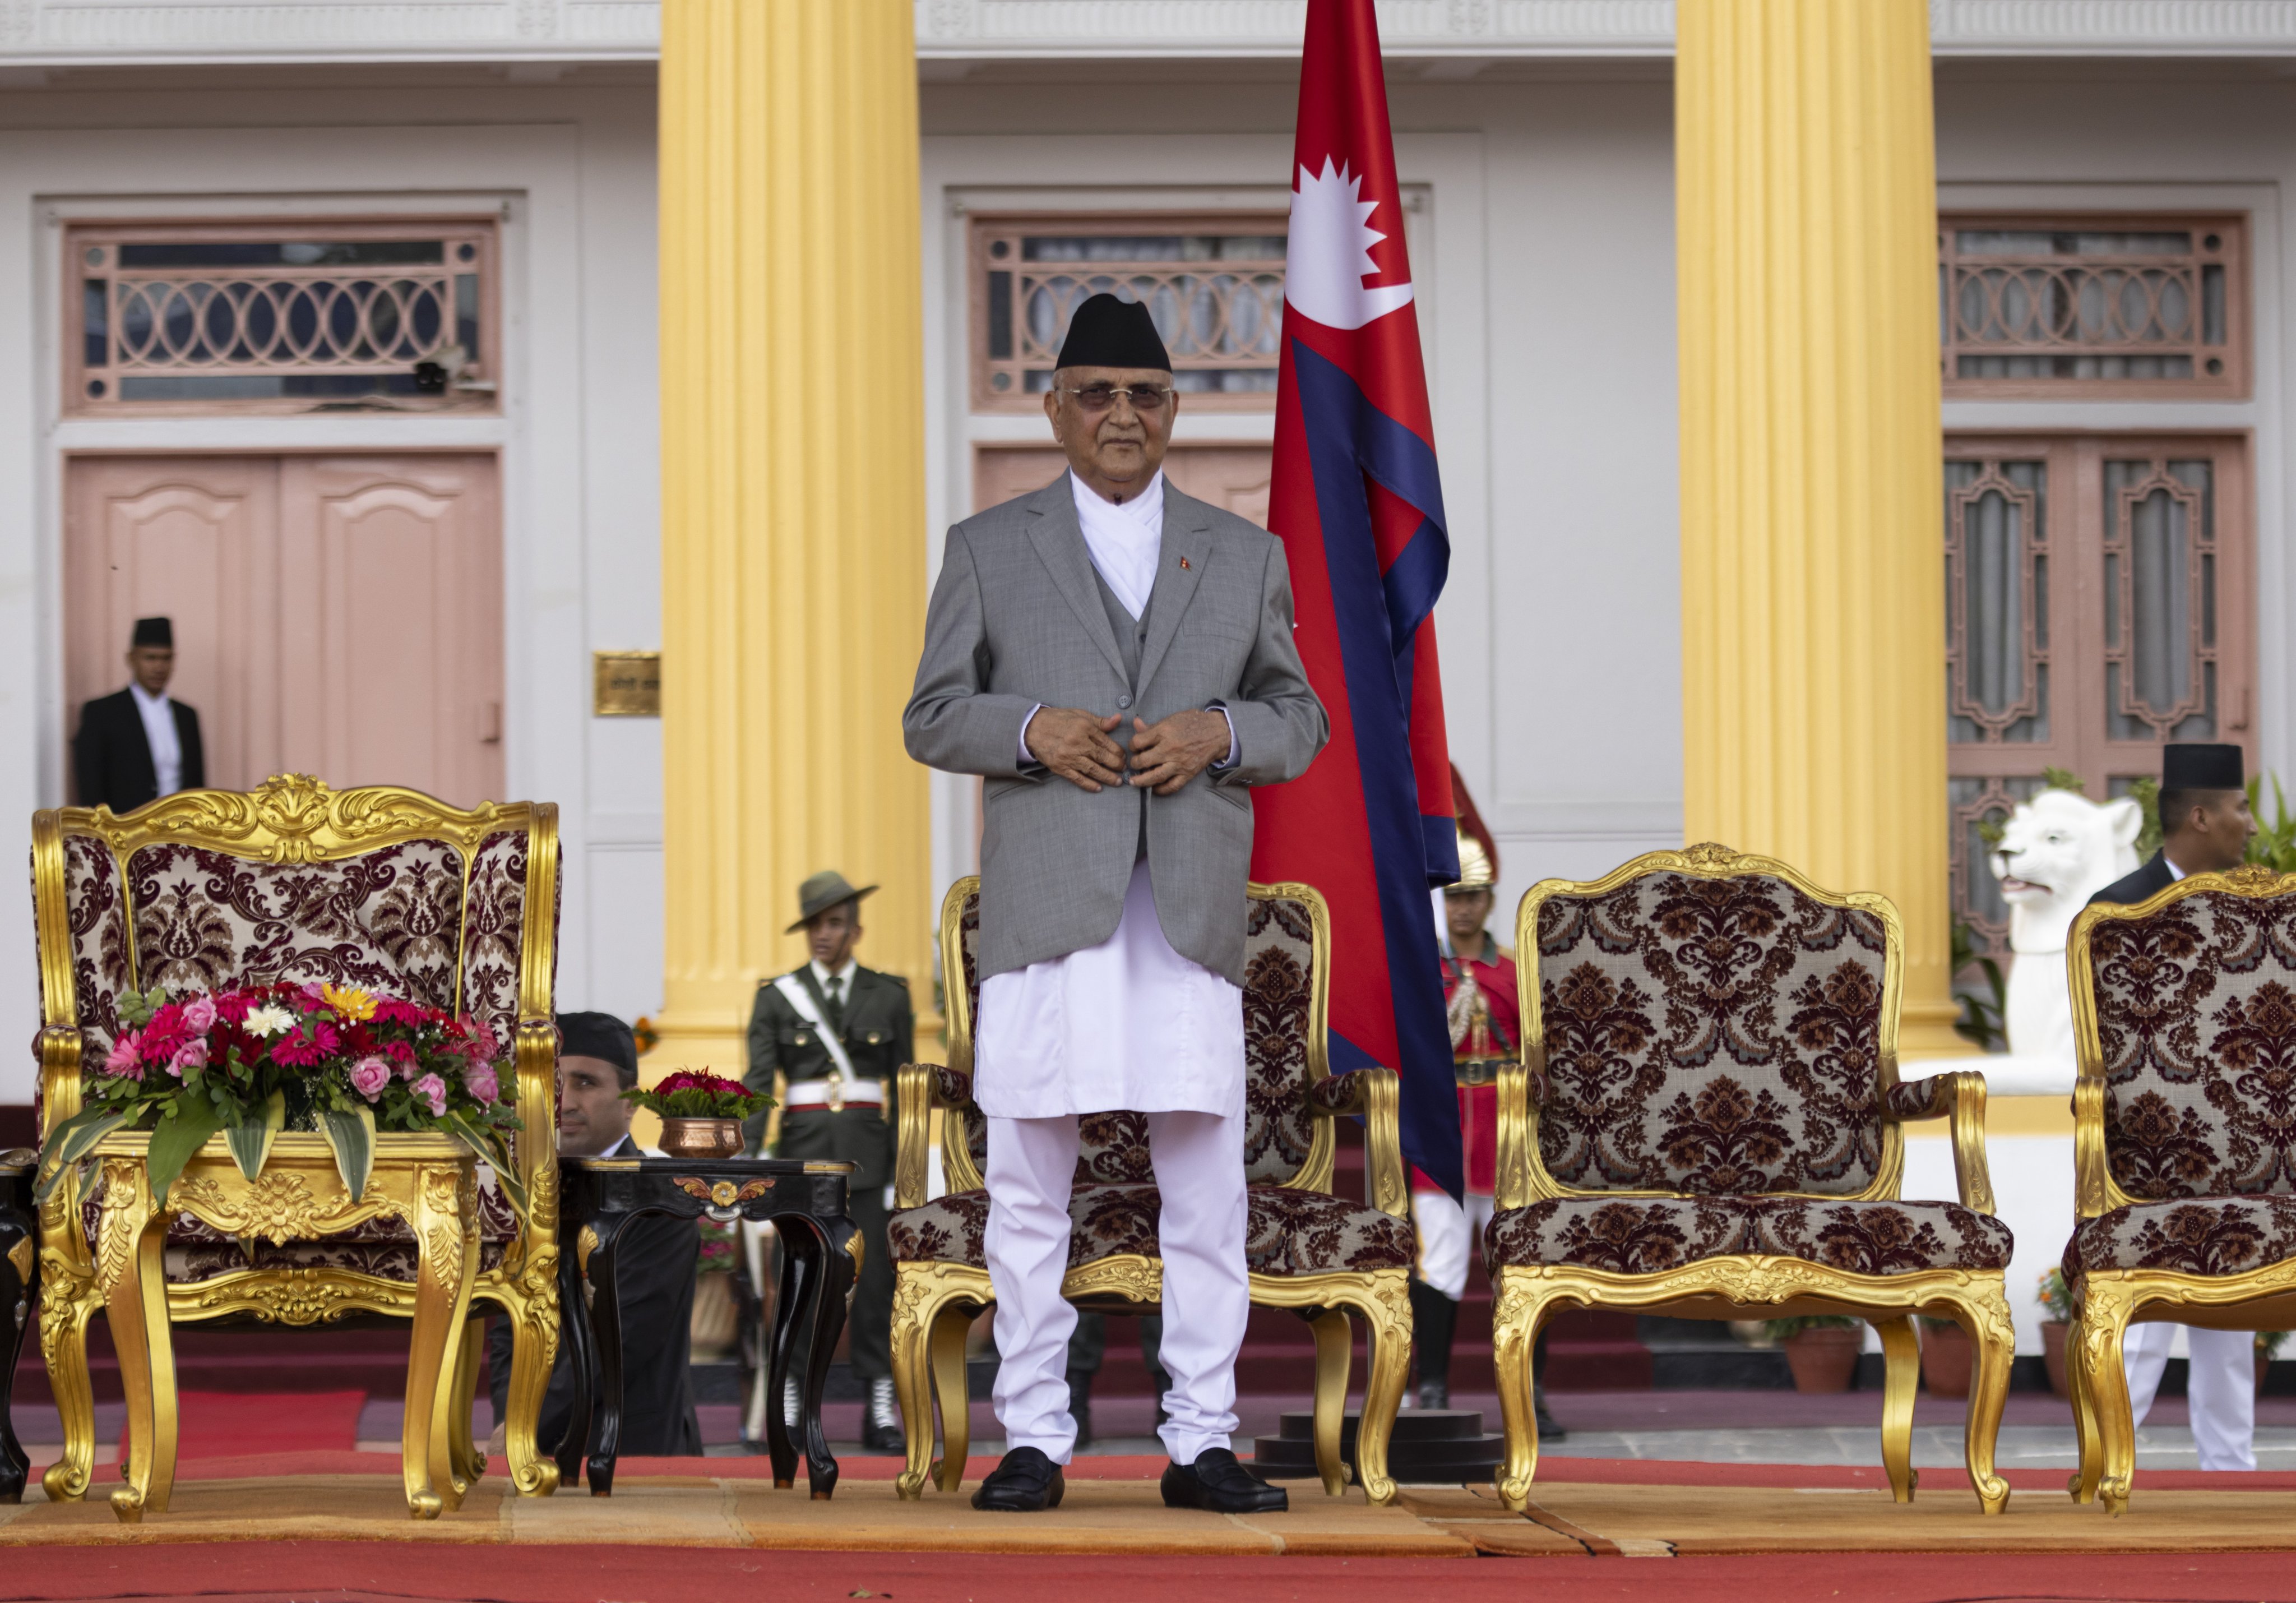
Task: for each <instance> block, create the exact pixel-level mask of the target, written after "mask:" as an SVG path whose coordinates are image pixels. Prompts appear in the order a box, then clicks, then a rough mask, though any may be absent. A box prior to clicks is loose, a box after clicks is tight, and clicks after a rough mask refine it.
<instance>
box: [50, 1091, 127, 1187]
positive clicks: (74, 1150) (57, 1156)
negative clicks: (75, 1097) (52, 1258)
mask: <svg viewBox="0 0 2296 1603" xmlns="http://www.w3.org/2000/svg"><path fill="white" fill-rule="evenodd" d="M134 1113H135V1110H134V1109H132V1108H131V1109H127V1110H125V1111H121V1110H115V1109H112V1108H106V1107H84V1108H82V1109H80V1110H79V1112H78V1113H76V1114H73V1115H72V1116H71V1117H70V1118H69V1119H66V1120H65V1121H64V1122H62V1123H61V1124H59V1125H57V1126H56V1128H55V1131H54V1133H53V1134H52V1135H51V1136H49V1137H48V1139H47V1144H46V1146H45V1147H44V1148H43V1149H42V1151H41V1154H40V1183H39V1185H38V1186H37V1188H34V1190H33V1192H32V1200H33V1201H34V1202H36V1203H44V1202H45V1201H47V1200H48V1194H49V1193H50V1192H51V1191H53V1190H54V1189H55V1188H56V1184H57V1182H58V1181H60V1180H62V1179H63V1177H64V1171H66V1170H67V1169H70V1167H71V1166H72V1165H73V1164H74V1163H78V1162H79V1160H80V1159H82V1158H84V1157H86V1155H88V1154H89V1153H91V1152H93V1151H94V1150H95V1144H96V1143H97V1142H98V1141H101V1140H102V1139H103V1138H104V1137H106V1136H108V1135H110V1134H111V1132H112V1131H113V1130H118V1129H119V1127H120V1126H121V1125H123V1124H125V1123H127V1121H128V1120H129V1119H130V1118H132V1117H133V1116H134Z"/></svg>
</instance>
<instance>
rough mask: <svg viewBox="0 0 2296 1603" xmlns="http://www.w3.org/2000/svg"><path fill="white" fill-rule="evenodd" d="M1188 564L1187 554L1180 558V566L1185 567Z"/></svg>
mask: <svg viewBox="0 0 2296 1603" xmlns="http://www.w3.org/2000/svg"><path fill="white" fill-rule="evenodd" d="M1187 565H1188V559H1187V558H1186V557H1185V556H1184V557H1182V558H1181V559H1180V566H1182V567H1183V568H1185V567H1186V566H1187Z"/></svg>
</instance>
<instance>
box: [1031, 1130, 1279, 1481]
mask: <svg viewBox="0 0 2296 1603" xmlns="http://www.w3.org/2000/svg"><path fill="white" fill-rule="evenodd" d="M1146 1118H1147V1120H1148V1157H1149V1163H1150V1165H1151V1166H1152V1168H1153V1169H1154V1171H1155V1175H1156V1186H1157V1189H1158V1191H1159V1193H1160V1196H1161V1199H1162V1204H1163V1212H1162V1214H1161V1216H1160V1218H1159V1219H1158V1221H1157V1225H1156V1234H1157V1238H1158V1241H1159V1242H1160V1245H1161V1248H1162V1252H1163V1258H1164V1342H1163V1346H1162V1347H1161V1348H1160V1351H1159V1352H1158V1354H1157V1356H1158V1358H1159V1360H1160V1361H1161V1362H1162V1364H1163V1366H1164V1369H1165V1371H1166V1372H1167V1373H1168V1374H1169V1375H1170V1376H1171V1377H1172V1389H1171V1390H1170V1391H1169V1392H1168V1393H1165V1396H1164V1409H1165V1413H1166V1416H1167V1418H1166V1421H1165V1425H1164V1427H1163V1429H1162V1430H1161V1431H1160V1432H1159V1433H1158V1434H1160V1435H1161V1436H1162V1437H1163V1438H1164V1446H1165V1449H1166V1451H1169V1452H1170V1454H1171V1455H1172V1459H1173V1461H1174V1462H1176V1463H1180V1464H1193V1463H1194V1462H1195V1461H1196V1459H1197V1456H1198V1455H1199V1454H1201V1453H1202V1452H1203V1451H1204V1450H1205V1449H1207V1448H1211V1447H1226V1446H1227V1445H1229V1436H1230V1434H1231V1433H1233V1432H1234V1429H1235V1427H1236V1418H1235V1357H1236V1354H1237V1353H1238V1352H1241V1351H1242V1347H1243V1327H1244V1321H1245V1320H1246V1319H1249V1318H1250V1317H1251V1276H1250V1272H1249V1271H1248V1270H1247V1269H1246V1268H1245V1265H1244V1256H1243V1233H1244V1222H1245V1210H1246V1206H1247V1204H1246V1201H1245V1197H1244V1189H1243V1118H1242V1114H1236V1115H1234V1116H1232V1117H1224V1116H1222V1115H1220V1114H1194V1113H1167V1114H1147V1115H1146ZM1076 1163H1077V1121H1076V1116H1075V1115H1074V1114H1066V1115H1062V1116H1061V1117H1058V1118H1051V1119H996V1118H992V1119H990V1120H989V1121H988V1176H987V1178H988V1278H989V1280H990V1282H991V1284H992V1285H993V1286H994V1287H996V1355H997V1358H998V1360H1000V1361H999V1363H998V1366H997V1370H996V1389H995V1391H994V1393H992V1395H993V1399H994V1401H995V1403H996V1418H997V1419H998V1421H999V1422H1000V1423H1002V1424H1003V1426H1005V1447H1006V1448H1007V1449H1008V1450H1009V1449H1012V1448H1015V1447H1034V1448H1037V1449H1038V1450H1039V1451H1042V1452H1043V1453H1044V1454H1045V1456H1046V1458H1048V1459H1052V1460H1053V1462H1054V1463H1055V1464H1065V1463H1067V1462H1068V1461H1069V1458H1070V1454H1071V1453H1072V1452H1073V1451H1074V1450H1075V1447H1076V1420H1075V1418H1073V1417H1071V1416H1070V1413H1069V1384H1068V1354H1069V1334H1070V1332H1071V1331H1073V1330H1074V1329H1075V1328H1076V1310H1075V1309H1074V1308H1072V1307H1070V1305H1069V1302H1068V1299H1067V1298H1065V1297H1063V1296H1062V1295H1061V1278H1062V1276H1063V1275H1064V1274H1065V1273H1066V1272H1067V1270H1068V1262H1069V1194H1070V1190H1071V1189H1072V1188H1073V1187H1074V1183H1075V1176H1076Z"/></svg>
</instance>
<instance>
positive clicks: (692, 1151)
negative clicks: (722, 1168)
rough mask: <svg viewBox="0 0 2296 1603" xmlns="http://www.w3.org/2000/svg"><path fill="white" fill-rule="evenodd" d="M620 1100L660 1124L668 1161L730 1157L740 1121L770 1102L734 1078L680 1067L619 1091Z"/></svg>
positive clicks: (735, 1151)
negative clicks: (656, 1119)
mask: <svg viewBox="0 0 2296 1603" xmlns="http://www.w3.org/2000/svg"><path fill="white" fill-rule="evenodd" d="M622 1100H623V1101H625V1102H628V1103H633V1104H635V1106H639V1107H642V1108H644V1109H645V1110H646V1111H647V1112H648V1113H650V1114H653V1115H655V1116H656V1117H657V1118H659V1119H660V1121H661V1145H662V1150H663V1151H664V1152H667V1153H668V1154H669V1155H671V1156H673V1157H689V1158H705V1157H727V1158H730V1157H734V1156H736V1155H739V1154H740V1152H741V1150H742V1120H744V1119H747V1118H749V1117H750V1115H751V1114H761V1113H763V1112H765V1111H766V1109H767V1108H769V1107H771V1106H773V1105H774V1099H773V1098H772V1097H769V1096H767V1095H766V1094H765V1093H764V1092H763V1091H753V1090H751V1089H749V1088H748V1087H747V1086H745V1085H743V1084H742V1082H741V1081H738V1080H727V1079H726V1078H725V1077H724V1076H723V1075H720V1074H712V1073H709V1071H708V1070H707V1069H704V1070H702V1071H701V1073H694V1072H693V1070H690V1069H680V1070H679V1071H678V1072H677V1073H675V1074H667V1075H664V1076H663V1077H662V1078H661V1079H660V1081H656V1082H655V1083H654V1084H652V1085H650V1086H641V1087H639V1088H638V1089H635V1090H628V1091H624V1092H623V1093H622Z"/></svg>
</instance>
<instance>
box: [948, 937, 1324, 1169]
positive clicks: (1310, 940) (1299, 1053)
mask: <svg viewBox="0 0 2296 1603" xmlns="http://www.w3.org/2000/svg"><path fill="white" fill-rule="evenodd" d="M1248 907H1249V911H1248V913H1247V914H1246V917H1245V924H1244V936H1243V970H1244V985H1243V1056H1244V1136H1243V1158H1244V1173H1245V1175H1246V1177H1247V1178H1249V1179H1250V1180H1253V1181H1267V1182H1280V1181H1283V1180H1289V1179H1291V1178H1292V1176H1293V1175H1295V1174H1297V1173H1298V1172H1299V1171H1300V1165H1301V1164H1302V1163H1306V1162H1307V1161H1308V1148H1309V1147H1310V1145H1311V1144H1312V1143H1313V1141H1314V1139H1315V1115H1314V1114H1313V1113H1312V1112H1311V1111H1310V1109H1309V1106H1308V1102H1307V1100H1306V1098H1305V1097H1303V1096H1302V1092H1303V1091H1304V1090H1305V1089H1306V1088H1307V1086H1308V1015H1309V1009H1310V1007H1311V1005H1312V1002H1313V996H1312V993H1311V991H1310V980H1309V971H1310V968H1311V966H1312V961H1313V957H1314V952H1315V924H1314V920H1313V918H1312V917H1311V916H1310V914H1309V913H1308V908H1307V907H1306V906H1305V905H1304V904H1302V903H1300V902H1298V901H1293V900H1285V899H1283V898H1280V897H1260V896H1255V897H1253V898H1252V899H1251V901H1250V902H1249V904H1248ZM958 941H959V949H961V950H962V951H963V952H964V990H965V995H966V998H967V999H968V1002H969V1012H970V1016H971V1017H972V1019H973V1021H974V1022H975V1023H976V1024H977V1023H978V1022H979V1020H980V968H979V966H978V953H979V950H980V898H979V897H977V896H976V897H972V898H971V899H970V900H968V901H967V902H966V904H965V907H964V911H963V913H962V915H961V916H960V919H959V923H958ZM944 1073H947V1071H944ZM942 1096H943V1099H944V1100H946V1101H947V1102H949V1103H950V1104H951V1105H952V1106H955V1107H956V1108H958V1109H959V1110H960V1113H959V1116H961V1117H962V1118H963V1119H964V1129H965V1144H966V1147H967V1149H968V1150H969V1151H971V1153H972V1161H973V1163H974V1164H975V1166H976V1167H978V1166H980V1165H983V1164H985V1163H987V1162H988V1122H987V1121H986V1120H985V1119H983V1118H982V1117H981V1115H980V1110H979V1109H978V1108H976V1107H974V1106H972V1099H971V1089H970V1087H969V1086H967V1087H965V1088H964V1092H963V1098H964V1099H963V1100H962V1101H959V1100H958V1097H956V1096H953V1095H950V1094H949V1092H948V1090H947V1089H944V1091H943V1093H942ZM1077 1133H1078V1154H1077V1171H1076V1183H1077V1184H1078V1185H1079V1186H1084V1185H1094V1184H1104V1185H1140V1184H1145V1183H1147V1182H1148V1181H1149V1180H1151V1179H1152V1174H1151V1172H1150V1170H1149V1166H1148V1122H1147V1121H1146V1120H1145V1119H1144V1118H1143V1117H1142V1116H1141V1115H1140V1114H1130V1113H1115V1114H1087V1116H1086V1117H1085V1119H1084V1120H1083V1121H1082V1122H1081V1123H1080V1125H1079V1126H1078V1132H1077Z"/></svg>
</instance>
